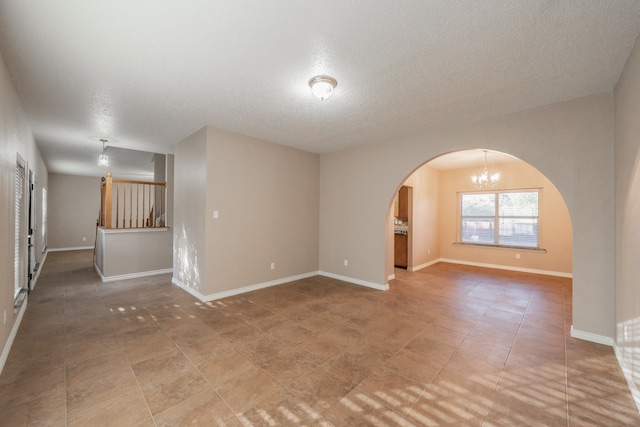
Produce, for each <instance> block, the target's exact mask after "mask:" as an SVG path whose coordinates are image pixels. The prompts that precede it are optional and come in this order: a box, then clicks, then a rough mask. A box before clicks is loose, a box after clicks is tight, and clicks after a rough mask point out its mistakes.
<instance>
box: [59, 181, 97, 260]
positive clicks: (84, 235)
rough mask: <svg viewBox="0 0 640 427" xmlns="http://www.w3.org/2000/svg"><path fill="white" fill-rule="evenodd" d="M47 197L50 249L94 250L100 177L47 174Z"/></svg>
mask: <svg viewBox="0 0 640 427" xmlns="http://www.w3.org/2000/svg"><path fill="white" fill-rule="evenodd" d="M47 197H48V199H49V203H48V204H49V206H48V214H49V215H48V216H49V218H48V228H49V233H48V242H47V243H48V246H49V249H52V250H55V249H67V248H83V247H93V245H94V242H95V237H96V221H97V220H98V214H99V211H100V178H97V177H90V176H76V175H62V174H57V173H52V174H49V191H48V195H47ZM84 239H86V240H84Z"/></svg>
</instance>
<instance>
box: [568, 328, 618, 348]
mask: <svg viewBox="0 0 640 427" xmlns="http://www.w3.org/2000/svg"><path fill="white" fill-rule="evenodd" d="M571 336H572V337H573V338H578V339H581V340H585V341H591V342H594V343H596V344H603V345H608V346H609V347H613V338H611V337H606V336H604V335H598V334H592V333H591V332H585V331H581V330H578V329H575V328H574V327H573V325H571Z"/></svg>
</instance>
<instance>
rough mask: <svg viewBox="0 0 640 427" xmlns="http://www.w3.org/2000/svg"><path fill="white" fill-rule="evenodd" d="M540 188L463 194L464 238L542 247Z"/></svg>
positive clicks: (478, 242)
mask: <svg viewBox="0 0 640 427" xmlns="http://www.w3.org/2000/svg"><path fill="white" fill-rule="evenodd" d="M538 199H539V191H538V190H526V191H505V192H498V193H462V194H461V195H460V241H461V242H464V243H475V244H481V245H494V246H509V247H524V248H538V247H539V242H538V240H539V239H538Z"/></svg>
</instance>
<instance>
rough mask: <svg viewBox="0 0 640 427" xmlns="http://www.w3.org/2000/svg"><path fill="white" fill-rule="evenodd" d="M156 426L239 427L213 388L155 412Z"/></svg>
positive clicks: (232, 414) (239, 424)
mask: <svg viewBox="0 0 640 427" xmlns="http://www.w3.org/2000/svg"><path fill="white" fill-rule="evenodd" d="M154 420H155V424H156V426H157V427H174V426H207V427H209V426H211V427H214V426H215V427H227V426H229V427H240V426H242V423H241V422H240V421H239V420H238V419H237V418H236V416H235V415H234V413H233V412H231V409H230V408H229V407H228V406H227V404H226V403H225V402H224V401H223V400H222V399H221V398H220V396H218V395H217V394H216V393H215V392H214V391H213V390H207V391H204V392H201V393H198V394H196V395H194V396H191V397H189V398H188V399H186V400H184V401H182V402H180V403H178V404H177V405H175V406H172V407H171V408H169V409H167V410H165V411H162V412H160V413H159V414H156V416H155V417H154Z"/></svg>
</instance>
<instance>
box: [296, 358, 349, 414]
mask: <svg viewBox="0 0 640 427" xmlns="http://www.w3.org/2000/svg"><path fill="white" fill-rule="evenodd" d="M353 388H354V386H353V385H352V384H350V383H349V382H347V381H344V380H342V379H340V378H339V377H338V376H336V375H335V374H334V373H332V372H330V371H329V370H327V369H325V368H323V367H318V368H316V369H314V370H313V371H311V372H310V373H309V374H307V375H305V376H303V377H301V378H299V379H297V380H296V381H294V382H293V383H291V384H289V385H288V386H287V390H289V391H291V392H293V393H294V394H295V395H296V396H298V397H299V398H300V399H302V400H303V401H304V402H305V403H306V404H307V405H309V406H311V407H312V408H313V409H314V410H315V411H317V412H319V413H322V412H324V411H326V410H327V409H329V408H330V407H331V406H332V405H333V404H335V403H336V402H337V401H338V400H340V399H342V398H343V397H344V396H346V395H347V394H349V392H350V391H351V390H353Z"/></svg>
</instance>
